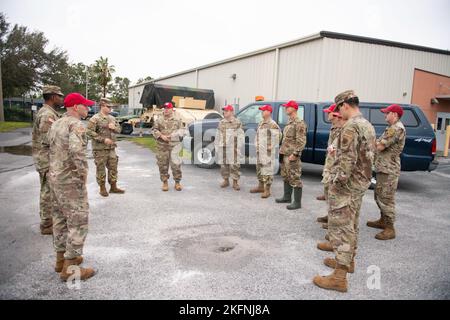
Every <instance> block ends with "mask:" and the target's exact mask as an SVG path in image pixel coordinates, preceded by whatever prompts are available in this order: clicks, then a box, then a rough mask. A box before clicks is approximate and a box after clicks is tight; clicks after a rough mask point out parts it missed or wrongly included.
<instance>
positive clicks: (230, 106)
mask: <svg viewBox="0 0 450 320" xmlns="http://www.w3.org/2000/svg"><path fill="white" fill-rule="evenodd" d="M222 110H223V111H234V108H233V106H232V105H230V104H229V105H227V106H226V107H223V108H222Z"/></svg>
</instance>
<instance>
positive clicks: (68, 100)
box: [64, 92, 95, 108]
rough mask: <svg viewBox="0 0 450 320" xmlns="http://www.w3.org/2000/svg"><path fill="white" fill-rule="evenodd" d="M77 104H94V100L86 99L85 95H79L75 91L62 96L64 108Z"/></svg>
mask: <svg viewBox="0 0 450 320" xmlns="http://www.w3.org/2000/svg"><path fill="white" fill-rule="evenodd" d="M78 104H82V105H85V106H93V105H94V104H95V102H94V101H92V100H88V99H86V98H85V97H83V95H81V94H79V93H77V92H73V93H69V94H68V95H67V96H66V97H65V98H64V107H66V108H71V107H73V106H75V105H78Z"/></svg>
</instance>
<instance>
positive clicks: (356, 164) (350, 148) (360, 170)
mask: <svg viewBox="0 0 450 320" xmlns="http://www.w3.org/2000/svg"><path fill="white" fill-rule="evenodd" d="M375 137H376V136H375V129H374V128H373V126H372V124H371V123H370V122H369V121H367V120H366V119H365V118H364V117H363V116H362V115H361V114H359V115H356V116H354V117H352V118H350V119H348V121H347V122H346V123H345V125H344V126H343V127H342V131H341V134H340V137H339V139H338V140H337V151H336V152H337V154H336V160H335V162H334V164H333V166H332V168H331V173H330V174H331V179H332V181H333V184H338V185H341V186H342V187H344V188H345V189H347V190H349V191H352V190H353V191H365V190H367V188H369V185H370V180H371V178H372V165H373V160H374V155H375Z"/></svg>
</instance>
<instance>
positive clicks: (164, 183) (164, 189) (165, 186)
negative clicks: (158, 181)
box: [161, 180, 169, 191]
mask: <svg viewBox="0 0 450 320" xmlns="http://www.w3.org/2000/svg"><path fill="white" fill-rule="evenodd" d="M161 190H162V191H169V183H168V182H167V180H165V181H163V185H162V189H161Z"/></svg>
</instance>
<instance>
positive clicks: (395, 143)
mask: <svg viewBox="0 0 450 320" xmlns="http://www.w3.org/2000/svg"><path fill="white" fill-rule="evenodd" d="M381 112H383V113H385V114H386V122H387V123H388V124H389V126H388V127H387V128H386V130H385V131H384V133H383V134H382V135H381V137H380V138H378V140H377V153H376V155H375V171H376V173H377V185H376V187H375V201H376V203H377V205H378V208H380V211H381V217H380V219H379V220H377V221H369V222H367V225H368V226H369V227H372V228H379V229H384V230H383V231H382V232H380V233H378V234H377V235H376V236H375V238H376V239H378V240H389V239H394V238H395V229H394V222H395V192H396V191H397V185H398V178H399V177H400V167H401V166H400V155H401V153H402V151H403V148H404V146H405V138H406V131H405V127H404V126H403V123H402V122H401V121H400V118H401V117H402V115H403V109H402V107H401V106H399V105H391V106H389V107H387V108H385V109H381Z"/></svg>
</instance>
